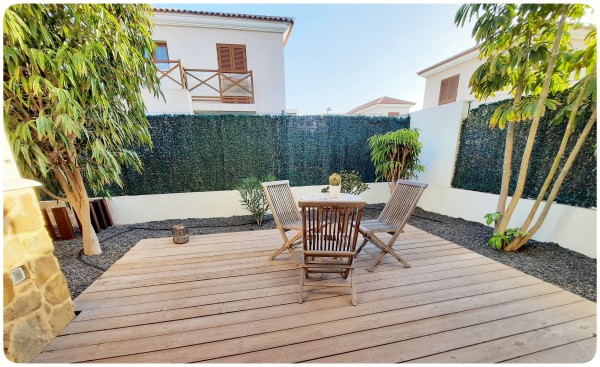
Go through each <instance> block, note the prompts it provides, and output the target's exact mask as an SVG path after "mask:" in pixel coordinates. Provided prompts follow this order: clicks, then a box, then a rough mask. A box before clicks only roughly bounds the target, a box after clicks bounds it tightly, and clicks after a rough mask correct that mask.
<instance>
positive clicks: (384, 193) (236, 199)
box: [110, 182, 390, 225]
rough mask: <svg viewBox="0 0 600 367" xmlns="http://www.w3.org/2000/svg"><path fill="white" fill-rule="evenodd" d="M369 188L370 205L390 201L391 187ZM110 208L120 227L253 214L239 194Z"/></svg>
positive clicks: (121, 199) (296, 190) (301, 190)
mask: <svg viewBox="0 0 600 367" xmlns="http://www.w3.org/2000/svg"><path fill="white" fill-rule="evenodd" d="M325 186H326V185H321V186H298V187H292V193H293V195H294V198H295V199H296V200H298V199H300V198H301V197H302V196H303V195H306V194H312V193H317V192H321V189H322V188H324V187H325ZM369 188H370V189H369V190H367V191H365V192H363V193H362V194H361V197H362V198H363V199H364V200H365V201H366V202H367V203H368V204H374V203H385V202H387V200H388V199H389V197H390V192H389V187H388V185H387V183H381V182H378V183H370V184H369ZM110 207H111V212H112V216H113V220H114V222H115V224H117V225H122V224H132V223H142V222H148V221H155V220H165V219H186V218H213V217H230V216H232V215H249V214H250V212H248V211H247V210H246V209H245V208H244V207H243V206H242V204H241V203H240V194H239V192H238V191H236V190H231V191H208V192H186V193H176V194H163V195H139V196H116V197H113V198H112V199H111V200H110Z"/></svg>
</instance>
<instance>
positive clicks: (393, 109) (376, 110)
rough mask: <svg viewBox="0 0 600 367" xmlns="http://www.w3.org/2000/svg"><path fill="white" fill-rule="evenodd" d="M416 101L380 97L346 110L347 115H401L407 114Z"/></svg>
mask: <svg viewBox="0 0 600 367" xmlns="http://www.w3.org/2000/svg"><path fill="white" fill-rule="evenodd" d="M415 104H416V103H414V102H409V101H405V100H402V99H397V98H391V97H386V96H383V97H380V98H377V99H374V100H372V101H369V102H367V103H365V104H362V105H360V106H358V107H356V108H353V109H352V110H350V111H348V112H347V113H346V114H347V115H363V116H390V117H393V116H402V115H407V114H408V113H409V110H410V108H411V107H412V106H414V105H415Z"/></svg>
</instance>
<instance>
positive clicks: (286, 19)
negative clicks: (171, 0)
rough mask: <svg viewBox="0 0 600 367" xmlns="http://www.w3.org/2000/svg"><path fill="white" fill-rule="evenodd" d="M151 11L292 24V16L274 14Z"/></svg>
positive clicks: (153, 9)
mask: <svg viewBox="0 0 600 367" xmlns="http://www.w3.org/2000/svg"><path fill="white" fill-rule="evenodd" d="M152 11H153V12H155V13H179V14H194V15H204V16H210V17H223V18H239V19H251V20H264V21H268V22H282V23H289V24H294V18H289V17H276V16H269V15H253V14H235V13H221V12H212V11H199V10H185V9H166V8H152Z"/></svg>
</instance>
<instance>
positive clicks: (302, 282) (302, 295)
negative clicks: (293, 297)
mask: <svg viewBox="0 0 600 367" xmlns="http://www.w3.org/2000/svg"><path fill="white" fill-rule="evenodd" d="M304 270H306V269H300V296H299V298H298V303H302V301H303V298H304Z"/></svg>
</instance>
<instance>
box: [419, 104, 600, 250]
mask: <svg viewBox="0 0 600 367" xmlns="http://www.w3.org/2000/svg"><path fill="white" fill-rule="evenodd" d="M465 105H466V103H465V102H464V101H460V102H455V103H451V104H446V105H443V106H440V107H438V108H430V109H427V110H422V111H417V112H413V113H411V120H410V125H411V127H412V128H417V129H419V130H420V139H421V141H422V142H423V150H422V152H421V156H420V161H421V163H422V164H423V165H424V166H425V168H426V172H424V173H422V174H420V175H419V181H422V182H426V183H428V184H429V186H428V188H427V189H426V190H425V192H424V194H423V197H422V198H421V200H420V202H419V206H420V207H422V208H423V209H425V210H428V211H432V212H436V213H440V214H444V215H448V216H452V217H459V218H464V219H466V220H470V221H475V222H479V223H485V221H484V219H483V216H484V215H485V214H486V213H491V212H495V211H496V204H497V200H498V195H494V194H487V193H480V192H475V191H468V190H460V189H455V188H452V187H451V185H450V184H451V181H452V176H453V171H454V162H455V158H456V153H457V148H458V141H459V140H458V139H459V133H460V123H461V120H462V118H463V116H464V115H465V111H466V106H465ZM533 202H534V201H533V200H529V199H521V200H520V201H519V205H518V206H517V209H516V211H515V213H514V215H513V217H512V219H511V221H510V224H509V227H518V226H520V225H521V224H522V222H523V220H524V219H525V217H526V216H527V214H528V213H529V209H530V208H531V207H532V205H533ZM596 217H597V216H596V210H595V209H585V208H578V207H571V206H567V205H561V204H554V205H553V206H552V209H551V210H550V213H549V214H548V217H547V218H546V221H545V222H544V225H543V226H542V227H541V229H540V230H539V231H538V232H537V233H536V234H535V236H533V239H535V240H540V241H544V242H556V243H558V244H559V245H561V246H563V247H566V248H569V249H571V250H574V251H577V252H579V253H582V254H584V255H587V256H590V257H594V258H596V231H597V230H596ZM484 245H486V244H482V246H484Z"/></svg>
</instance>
